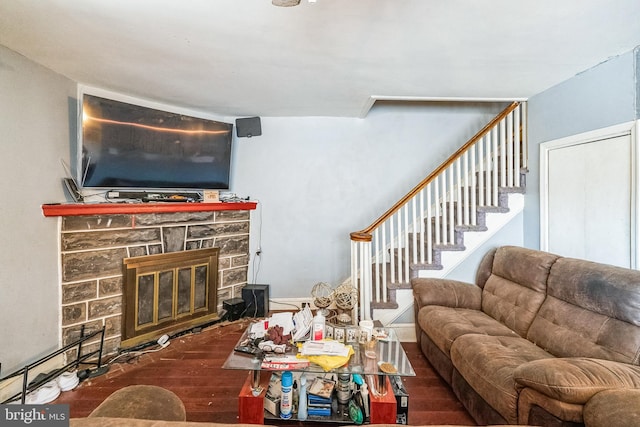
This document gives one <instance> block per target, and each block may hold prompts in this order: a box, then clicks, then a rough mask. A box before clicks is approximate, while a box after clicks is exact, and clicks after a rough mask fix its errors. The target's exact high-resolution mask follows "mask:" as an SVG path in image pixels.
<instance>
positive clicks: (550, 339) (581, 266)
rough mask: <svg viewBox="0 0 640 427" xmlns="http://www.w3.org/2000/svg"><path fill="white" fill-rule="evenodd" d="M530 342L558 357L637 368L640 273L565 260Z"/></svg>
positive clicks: (550, 284)
mask: <svg viewBox="0 0 640 427" xmlns="http://www.w3.org/2000/svg"><path fill="white" fill-rule="evenodd" d="M547 294H548V297H547V299H546V300H545V302H544V303H543V305H542V307H541V308H540V311H539V312H538V314H537V316H536V318H535V320H534V321H533V324H532V325H531V328H530V329H529V332H528V335H527V338H528V339H529V340H531V341H533V342H534V343H536V344H537V345H539V346H540V347H542V348H543V349H545V350H546V351H548V352H549V353H551V354H553V355H555V356H558V357H579V356H580V357H593V358H599V359H609V360H615V361H618V362H625V363H633V364H638V360H639V357H640V271H637V270H630V269H626V268H621V267H615V266H611V265H606V264H599V263H595V262H590V261H585V260H578V259H572V258H560V259H559V260H558V261H556V263H555V264H554V265H553V267H552V268H551V274H550V275H549V281H548V285H547Z"/></svg>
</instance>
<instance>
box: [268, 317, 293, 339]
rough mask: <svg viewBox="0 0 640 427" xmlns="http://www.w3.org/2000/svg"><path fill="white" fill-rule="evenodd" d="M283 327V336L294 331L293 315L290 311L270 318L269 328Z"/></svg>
mask: <svg viewBox="0 0 640 427" xmlns="http://www.w3.org/2000/svg"><path fill="white" fill-rule="evenodd" d="M275 325H278V326H282V335H289V334H290V333H291V330H293V314H291V312H289V311H283V312H281V313H275V314H274V315H273V316H271V317H270V318H269V326H275Z"/></svg>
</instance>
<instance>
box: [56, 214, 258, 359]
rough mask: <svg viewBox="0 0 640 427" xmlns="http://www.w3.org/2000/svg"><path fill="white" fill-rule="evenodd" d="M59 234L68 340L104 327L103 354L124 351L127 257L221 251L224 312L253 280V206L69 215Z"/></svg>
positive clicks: (65, 337)
mask: <svg viewBox="0 0 640 427" xmlns="http://www.w3.org/2000/svg"><path fill="white" fill-rule="evenodd" d="M60 234H61V247H60V259H61V283H60V286H61V296H62V298H61V310H62V325H61V335H62V341H63V345H66V344H68V343H70V342H73V341H74V340H75V339H77V338H78V336H79V334H80V328H81V326H82V325H85V328H86V330H87V331H94V330H97V329H101V328H102V327H103V326H104V327H105V331H106V332H105V347H104V349H105V353H106V354H108V353H113V352H115V351H116V350H117V349H118V347H119V346H120V331H121V315H122V298H123V296H122V291H123V289H122V288H123V285H122V284H123V268H122V260H123V258H127V257H133V256H142V255H151V254H160V253H169V252H177V251H182V250H191V249H203V248H211V247H217V248H220V258H219V265H218V290H217V301H218V310H220V308H221V305H222V301H224V300H226V299H229V298H234V297H239V296H241V289H242V288H243V287H244V285H246V283H247V270H248V264H249V211H248V210H222V211H207V212H175V213H149V214H146V213H144V214H104V215H82V216H63V217H62V220H61V226H60ZM94 345H95V346H97V345H98V343H95V344H94Z"/></svg>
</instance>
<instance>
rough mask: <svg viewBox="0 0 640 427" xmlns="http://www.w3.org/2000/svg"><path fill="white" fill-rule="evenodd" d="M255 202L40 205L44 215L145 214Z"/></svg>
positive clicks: (245, 206) (236, 207)
mask: <svg viewBox="0 0 640 427" xmlns="http://www.w3.org/2000/svg"><path fill="white" fill-rule="evenodd" d="M256 205H257V203H256V202H219V203H174V202H168V203H70V204H47V205H42V213H43V214H44V216H78V215H110V214H145V213H168V212H206V211H248V210H253V209H255V208H256Z"/></svg>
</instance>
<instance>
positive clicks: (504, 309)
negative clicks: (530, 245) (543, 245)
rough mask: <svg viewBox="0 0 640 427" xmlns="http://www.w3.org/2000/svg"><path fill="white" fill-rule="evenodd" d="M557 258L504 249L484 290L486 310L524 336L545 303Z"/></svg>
mask: <svg viewBox="0 0 640 427" xmlns="http://www.w3.org/2000/svg"><path fill="white" fill-rule="evenodd" d="M557 259H558V256H557V255H553V254H549V253H546V252H540V251H536V250H532V249H526V248H520V247H516V246H502V247H500V248H498V249H497V250H496V252H495V255H494V256H493V266H492V269H491V274H490V275H489V277H488V278H487V279H486V282H485V284H484V288H483V290H482V311H484V312H485V313H486V314H488V315H489V316H491V317H493V318H494V319H496V320H497V321H499V322H501V323H503V324H505V325H506V326H508V327H509V328H510V329H511V330H513V331H515V332H516V333H517V334H519V335H520V336H522V337H524V336H526V334H527V331H528V329H529V326H530V325H531V322H532V321H533V319H534V317H535V315H536V313H537V312H538V310H539V309H540V306H541V304H542V302H543V301H544V298H545V294H546V290H547V278H548V276H549V270H550V269H551V266H552V265H553V263H554V262H555V261H556V260H557Z"/></svg>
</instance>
